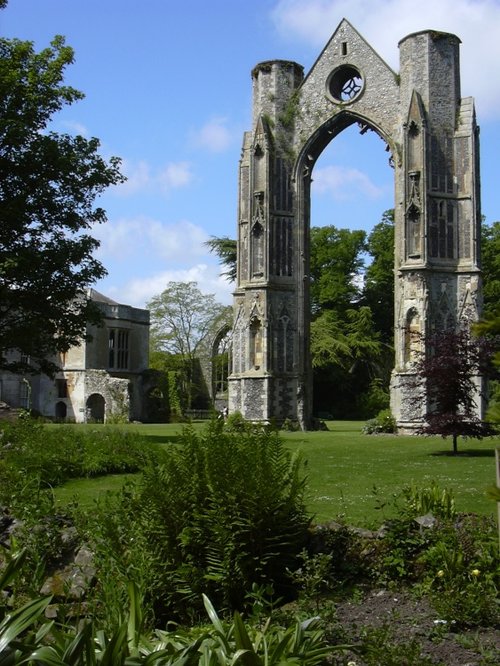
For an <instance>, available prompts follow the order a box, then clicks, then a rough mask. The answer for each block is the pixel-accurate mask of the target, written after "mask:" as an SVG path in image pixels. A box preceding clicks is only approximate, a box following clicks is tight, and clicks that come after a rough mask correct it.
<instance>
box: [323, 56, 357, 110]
mask: <svg viewBox="0 0 500 666" xmlns="http://www.w3.org/2000/svg"><path fill="white" fill-rule="evenodd" d="M363 88H364V80H363V77H362V75H361V73H360V72H359V70H358V69H356V67H353V66H352V65H343V66H342V67H339V68H338V69H336V70H335V71H333V72H332V74H331V75H330V77H329V80H328V92H329V94H330V95H331V97H332V98H333V99H334V100H335V101H336V102H344V103H345V102H352V101H353V100H354V99H356V97H358V95H359V94H360V93H361V92H362V90H363Z"/></svg>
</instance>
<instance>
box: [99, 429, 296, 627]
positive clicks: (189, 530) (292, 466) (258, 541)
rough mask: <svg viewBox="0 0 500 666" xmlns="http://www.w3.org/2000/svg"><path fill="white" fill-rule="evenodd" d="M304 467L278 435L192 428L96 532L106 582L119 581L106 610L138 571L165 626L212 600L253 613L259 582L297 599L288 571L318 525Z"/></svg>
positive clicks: (108, 510)
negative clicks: (248, 602)
mask: <svg viewBox="0 0 500 666" xmlns="http://www.w3.org/2000/svg"><path fill="white" fill-rule="evenodd" d="M301 470H302V462H301V460H300V458H299V457H297V456H291V454H290V453H289V452H288V451H287V450H286V449H285V447H284V445H283V444H282V442H281V441H280V439H279V437H278V435H277V433H276V432H273V431H271V430H270V429H266V428H261V427H253V426H251V425H248V424H246V425H245V426H244V428H243V429H242V430H236V431H234V430H232V429H230V428H228V427H227V426H225V425H224V424H223V423H222V422H220V421H217V420H214V421H213V422H211V423H210V425H209V426H208V427H207V428H206V429H205V430H204V431H203V432H202V433H196V432H195V431H194V429H193V428H191V427H187V428H185V430H184V431H183V434H182V435H181V438H180V446H176V447H173V448H172V449H170V450H169V455H168V458H167V459H166V460H165V462H164V463H163V464H162V465H155V466H150V467H148V468H147V469H145V470H144V474H143V476H142V478H141V479H140V480H138V481H137V482H136V483H135V484H133V485H129V486H127V487H126V488H125V489H124V491H123V493H122V495H121V501H120V504H119V506H118V507H117V508H116V509H114V508H113V507H103V510H102V511H101V512H100V515H99V517H98V520H97V523H96V524H95V525H93V526H91V528H90V532H91V533H92V534H94V535H95V536H97V540H96V545H97V551H98V559H99V561H100V566H101V568H102V574H101V576H100V578H101V579H102V580H106V579H107V580H111V581H113V584H112V588H111V589H110V590H108V592H109V594H110V595H111V596H112V597H113V599H111V601H110V600H109V599H104V605H105V606H108V607H109V606H110V604H112V603H113V600H114V599H116V595H117V590H116V582H117V581H118V580H119V579H121V581H122V583H124V582H125V580H126V578H127V577H129V576H130V575H131V574H132V573H133V576H134V580H135V581H136V582H137V583H138V584H139V586H140V587H141V588H142V589H143V591H144V592H145V593H146V601H147V602H149V603H150V605H151V607H152V608H154V612H155V615H156V617H157V619H158V618H163V619H167V618H169V619H170V618H171V616H172V615H173V616H174V617H175V618H177V619H182V620H185V619H193V618H194V617H196V616H197V615H198V614H199V612H200V611H201V610H202V609H201V605H200V600H201V594H202V593H205V594H208V596H209V597H210V598H211V599H213V600H214V602H216V603H217V604H218V605H219V606H220V607H222V608H223V609H225V610H234V609H241V608H243V607H244V605H245V597H246V594H247V592H249V591H250V590H251V589H252V585H253V584H257V585H260V586H268V585H272V587H273V588H274V590H275V592H276V593H277V594H278V595H282V596H285V597H286V596H287V595H289V594H290V592H291V583H290V582H289V580H288V577H287V573H286V570H287V568H290V569H293V568H294V566H295V561H296V558H297V557H298V555H299V553H300V552H301V550H302V548H303V546H304V544H305V542H306V539H307V528H308V525H309V518H308V516H307V514H306V511H305V506H304V500H303V492H304V483H305V481H304V478H303V477H302V475H301ZM104 584H105V583H103V582H101V583H100V585H101V590H102V591H103V593H106V591H105V590H103V588H102V585H104ZM122 590H123V585H122ZM122 597H123V592H122Z"/></svg>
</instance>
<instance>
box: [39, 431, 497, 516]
mask: <svg viewBox="0 0 500 666" xmlns="http://www.w3.org/2000/svg"><path fill="white" fill-rule="evenodd" d="M327 425H328V428H329V430H328V431H319V432H307V433H305V432H293V433H289V432H283V433H282V436H283V439H284V441H285V442H286V443H287V445H288V446H289V447H290V450H292V451H295V450H297V449H300V451H301V452H302V454H303V456H304V458H305V460H306V474H307V477H308V495H307V505H308V508H309V509H310V511H311V512H312V513H313V515H314V517H315V521H316V522H326V521H328V520H335V519H336V518H337V517H338V516H340V515H342V516H343V517H344V518H345V520H347V521H348V522H349V523H350V524H354V525H360V526H367V527H370V526H378V525H380V524H381V523H382V522H383V520H384V518H386V517H388V516H390V515H391V507H390V506H388V504H387V503H388V502H390V500H391V498H393V496H394V495H395V494H398V493H399V492H400V490H401V489H402V488H403V487H404V486H405V485H409V484H416V485H419V486H426V485H429V484H430V483H431V482H432V481H435V482H436V483H437V484H438V485H439V486H440V487H442V488H449V489H451V490H452V491H453V493H454V496H455V501H456V504H457V509H458V510H459V511H467V512H475V513H481V514H490V515H493V514H495V515H496V506H495V502H494V501H492V500H491V499H489V498H488V497H487V489H488V488H489V487H491V486H492V485H494V483H495V447H498V446H500V437H496V438H489V439H485V440H482V441H477V440H468V441H460V442H459V455H458V456H452V455H451V442H450V441H448V440H445V439H442V438H439V437H414V436H411V437H410V436H401V437H396V436H393V435H376V436H375V435H363V434H362V433H361V428H362V426H363V422H359V421H329V422H328V423H327ZM52 427H57V426H52ZM76 427H85V426H76ZM92 427H94V428H95V426H92ZM101 427H109V426H101ZM120 427H124V428H127V430H132V431H137V432H138V433H140V434H141V435H142V436H144V437H146V439H147V440H148V441H151V442H156V443H159V444H161V445H163V446H170V445H171V444H172V443H175V441H176V440H177V438H178V436H179V434H180V432H181V430H182V425H181V424H130V425H126V426H120ZM195 427H196V428H202V427H203V424H202V423H197V424H195ZM130 477H131V475H118V474H115V475H111V476H107V477H101V478H94V479H77V480H74V481H71V482H68V483H66V484H65V485H64V486H62V487H60V488H56V489H55V494H56V499H57V500H58V501H59V502H61V503H63V504H64V503H67V502H69V501H70V500H72V499H75V498H76V499H77V500H78V502H79V504H80V505H81V506H82V507H84V508H90V507H91V506H92V505H93V502H94V500H95V499H96V498H98V497H99V495H100V494H101V493H103V492H106V491H116V490H118V489H119V488H120V487H121V486H122V484H123V483H124V481H125V480H126V479H128V478H130ZM384 503H385V505H386V506H385V507H384V508H383V509H381V508H377V507H378V506H379V505H381V504H384Z"/></svg>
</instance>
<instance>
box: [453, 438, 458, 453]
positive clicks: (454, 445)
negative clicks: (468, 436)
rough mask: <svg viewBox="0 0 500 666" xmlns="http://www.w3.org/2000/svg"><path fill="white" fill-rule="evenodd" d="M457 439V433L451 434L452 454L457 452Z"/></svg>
mask: <svg viewBox="0 0 500 666" xmlns="http://www.w3.org/2000/svg"><path fill="white" fill-rule="evenodd" d="M457 440H458V435H455V434H454V435H453V455H454V456H456V455H457V453H458V446H457Z"/></svg>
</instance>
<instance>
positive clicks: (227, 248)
mask: <svg viewBox="0 0 500 666" xmlns="http://www.w3.org/2000/svg"><path fill="white" fill-rule="evenodd" d="M205 245H206V246H207V247H208V249H209V250H210V252H214V253H215V254H216V255H217V256H218V257H219V261H220V263H221V264H222V265H223V266H225V267H226V269H227V270H226V271H224V272H223V273H221V275H224V276H225V277H226V278H227V279H228V281H229V282H234V281H235V280H236V275H237V270H236V260H237V245H236V241H235V240H234V239H233V238H228V236H221V237H220V238H217V237H215V236H211V238H210V239H209V240H207V241H206V242H205Z"/></svg>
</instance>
